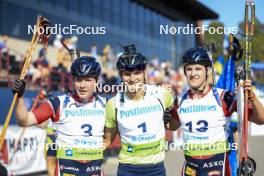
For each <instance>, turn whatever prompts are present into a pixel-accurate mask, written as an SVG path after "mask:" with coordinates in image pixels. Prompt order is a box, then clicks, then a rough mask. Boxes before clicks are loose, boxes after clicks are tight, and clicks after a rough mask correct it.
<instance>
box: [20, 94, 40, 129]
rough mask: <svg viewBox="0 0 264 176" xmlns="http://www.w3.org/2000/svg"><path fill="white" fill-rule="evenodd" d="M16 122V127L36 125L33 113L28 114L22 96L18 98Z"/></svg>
mask: <svg viewBox="0 0 264 176" xmlns="http://www.w3.org/2000/svg"><path fill="white" fill-rule="evenodd" d="M16 120H17V123H18V125H19V126H23V127H27V126H31V125H35V124H37V119H36V117H35V115H34V114H33V112H32V111H29V112H28V110H27V106H26V104H25V101H24V98H23V96H22V97H19V98H18V102H17V108H16Z"/></svg>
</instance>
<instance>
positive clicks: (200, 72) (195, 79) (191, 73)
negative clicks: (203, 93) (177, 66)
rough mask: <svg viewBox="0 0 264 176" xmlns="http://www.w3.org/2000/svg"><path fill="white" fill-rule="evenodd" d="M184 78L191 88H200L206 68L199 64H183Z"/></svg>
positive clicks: (204, 80) (204, 78) (204, 81)
mask: <svg viewBox="0 0 264 176" xmlns="http://www.w3.org/2000/svg"><path fill="white" fill-rule="evenodd" d="M185 74H186V79H187V82H188V84H189V86H190V87H191V88H194V89H200V88H201V87H202V86H204V85H205V84H206V83H207V81H206V68H205V66H203V65H200V64H190V65H185Z"/></svg>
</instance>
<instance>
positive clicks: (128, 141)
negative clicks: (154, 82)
mask: <svg viewBox="0 0 264 176" xmlns="http://www.w3.org/2000/svg"><path fill="white" fill-rule="evenodd" d="M124 49H125V52H124V53H123V54H122V55H121V56H120V57H119V58H118V61H117V64H116V67H117V69H118V71H119V74H120V76H121V79H122V81H123V84H124V85H123V86H124V90H123V91H120V92H118V93H117V95H116V96H115V97H113V98H112V99H110V100H109V101H108V102H107V104H106V130H105V138H106V141H107V142H108V143H111V141H113V139H114V137H115V135H116V133H117V131H118V133H119V135H120V137H121V145H122V147H121V151H120V154H119V166H118V172H117V175H118V176H164V175H166V171H165V167H164V163H163V160H164V157H165V150H164V142H165V127H164V120H163V113H164V110H165V109H167V108H169V107H172V105H173V101H174V100H173V96H172V95H171V94H170V93H169V92H168V91H166V90H165V89H162V88H160V87H156V86H151V85H146V84H145V75H144V72H145V68H146V58H145V57H144V56H143V55H142V54H140V53H138V52H136V48H135V46H134V45H129V46H126V47H124Z"/></svg>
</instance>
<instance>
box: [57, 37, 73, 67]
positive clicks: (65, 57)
mask: <svg viewBox="0 0 264 176" xmlns="http://www.w3.org/2000/svg"><path fill="white" fill-rule="evenodd" d="M64 43H65V44H66V46H68V47H70V46H72V44H71V41H70V40H69V39H65V40H64ZM56 60H57V64H58V68H59V69H61V70H67V71H68V72H69V71H70V67H71V63H72V61H71V56H70V54H69V51H68V50H67V49H65V48H64V47H62V48H60V49H59V50H58V52H57V55H56Z"/></svg>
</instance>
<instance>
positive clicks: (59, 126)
mask: <svg viewBox="0 0 264 176" xmlns="http://www.w3.org/2000/svg"><path fill="white" fill-rule="evenodd" d="M100 73H101V67H100V65H99V63H98V62H97V61H96V60H95V58H93V57H86V56H82V57H80V58H77V59H76V60H75V61H74V62H73V64H72V66H71V75H72V77H73V85H74V91H73V93H67V94H64V95H61V96H57V97H51V98H50V99H49V100H48V101H47V102H45V103H43V104H41V105H40V106H39V107H37V108H36V109H35V110H34V111H33V112H32V111H30V112H27V111H26V109H25V103H24V100H23V98H22V96H20V98H19V100H18V106H17V115H16V117H17V121H18V123H19V124H20V125H22V126H30V125H34V124H40V123H42V122H44V121H46V120H47V119H49V118H51V120H52V122H53V124H54V125H55V126H56V148H57V154H56V158H57V161H56V162H57V163H56V171H55V175H56V176H64V175H71V176H79V175H82V176H90V175H93V176H101V175H102V159H103V149H104V146H103V134H104V124H105V100H104V99H103V98H101V97H99V96H97V95H96V94H95V93H94V88H95V84H97V81H98V77H99V75H100ZM20 82H21V80H17V81H16V82H15V84H14V85H13V86H12V90H13V91H15V92H18V93H20V92H21V91H20V90H23V85H24V84H20ZM22 92H23V91H22ZM22 95H23V93H22Z"/></svg>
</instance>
